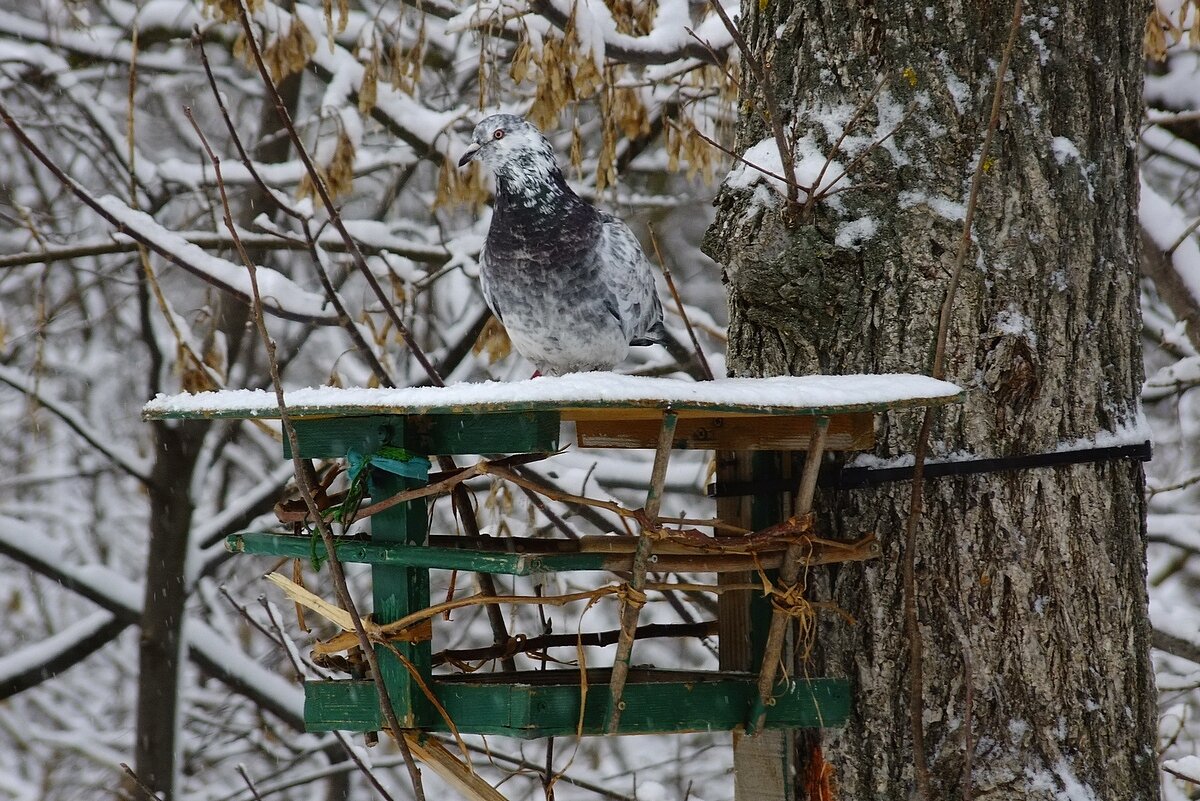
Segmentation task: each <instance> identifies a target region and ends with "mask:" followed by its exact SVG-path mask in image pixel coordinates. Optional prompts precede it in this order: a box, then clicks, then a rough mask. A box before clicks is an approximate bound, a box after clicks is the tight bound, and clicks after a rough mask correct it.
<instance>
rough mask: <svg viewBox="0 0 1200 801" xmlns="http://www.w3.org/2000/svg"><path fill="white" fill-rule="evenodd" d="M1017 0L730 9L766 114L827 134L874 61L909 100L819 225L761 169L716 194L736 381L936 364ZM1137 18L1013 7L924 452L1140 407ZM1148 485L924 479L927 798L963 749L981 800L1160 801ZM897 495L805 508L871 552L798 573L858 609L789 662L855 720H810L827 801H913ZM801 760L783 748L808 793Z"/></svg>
mask: <svg viewBox="0 0 1200 801" xmlns="http://www.w3.org/2000/svg"><path fill="white" fill-rule="evenodd" d="M1011 8H1012V7H1011V5H1009V4H996V3H950V4H942V3H937V4H932V5H930V4H923V3H917V4H903V3H874V2H853V1H851V0H843V1H840V2H839V1H837V0H830V2H820V3H800V2H795V0H771V1H770V2H763V3H759V2H748V3H744V4H743V15H742V18H741V20H740V21H739V25H740V27H741V30H742V31H743V33H744V34H745V36H746V38H747V39H748V41H749V46H750V49H751V51H753V52H754V53H755V54H756V55H757V56H758V58H759V59H761V60H762V61H763V62H764V63H765V65H766V66H767V70H768V71H769V75H768V81H769V82H770V84H771V85H770V86H768V87H767V90H768V91H770V92H772V93H773V94H774V96H775V98H776V99H777V102H778V104H779V106H780V109H781V116H782V117H783V118H784V119H785V120H787V122H788V123H789V124H790V125H791V126H793V127H792V130H793V131H794V132H797V133H799V134H800V135H805V134H808V135H810V136H812V138H813V141H814V142H816V143H817V144H818V145H819V146H821V147H822V148H824V150H825V152H829V150H830V148H831V144H832V141H831V134H830V133H829V132H828V131H827V130H826V128H825V127H823V126H822V124H821V122H820V119H818V118H819V117H825V118H828V116H829V115H828V112H829V110H830V109H842V110H843V112H845V111H847V110H848V109H852V108H853V107H854V106H855V105H856V104H857V103H858V102H859V101H860V100H861V99H862V98H864V97H865V96H866V95H868V94H869V93H870V92H871V90H872V89H873V88H874V86H875V84H876V83H877V81H879V80H880V79H881V78H882V79H883V80H884V81H885V86H886V89H885V93H886V102H885V106H886V105H887V103H891V104H898V105H899V106H900V107H906V106H907V105H908V104H909V103H912V102H916V103H917V105H918V107H917V110H916V111H915V112H914V114H913V116H912V118H911V119H910V120H909V121H907V122H906V123H905V124H904V125H903V126H902V127H901V128H900V130H899V131H898V132H897V134H896V136H895V138H894V142H895V145H896V147H895V150H890V146H889V147H886V148H880V149H877V150H876V151H874V152H873V154H872V155H871V156H870V157H868V158H867V159H866V160H865V161H864V162H863V163H862V164H860V165H859V166H858V167H856V168H855V170H854V172H853V174H852V176H851V179H852V180H853V181H854V183H856V184H863V183H878V184H879V186H878V187H876V188H871V189H865V190H860V191H854V192H849V193H845V194H842V195H840V196H839V200H838V201H837V202H836V203H834V204H831V203H830V202H822V203H820V204H818V206H817V208H816V210H815V213H814V214H813V215H812V216H811V217H808V218H804V217H803V216H802V215H798V214H790V213H788V212H787V211H786V210H785V209H784V204H783V199H782V198H781V197H779V196H778V195H775V196H774V197H773V199H769V200H764V199H763V198H764V197H765V196H770V195H772V193H771V192H769V191H767V190H765V189H764V188H763V187H761V186H760V187H759V188H758V190H757V193H756V192H755V190H753V189H733V188H729V187H726V188H725V189H724V190H723V191H722V193H721V195H720V197H719V198H718V201H717V202H718V208H719V211H718V216H717V221H716V222H715V224H714V226H713V227H712V229H711V230H710V232H709V236H708V238H707V241H706V247H707V249H708V251H709V252H710V254H711V255H713V257H714V258H716V259H718V260H719V261H720V262H722V263H723V264H724V265H725V280H726V283H727V285H728V291H729V309H730V327H729V334H730V339H729V358H728V363H729V366H730V370H731V371H732V372H733V373H734V374H736V375H749V376H763V375H776V374H806V373H816V372H826V373H859V372H871V373H880V372H895V371H911V372H927V371H928V370H929V369H930V365H931V359H932V352H933V342H934V337H935V329H936V326H937V317H938V308H939V305H940V304H941V302H942V298H943V296H944V292H945V290H946V286H947V282H948V278H949V271H950V268H951V265H952V263H953V259H954V254H955V251H956V247H957V242H958V238H959V236H960V232H961V225H962V217H961V215H962V208H963V205H964V203H965V196H966V187H967V186H968V184H969V180H970V175H971V172H972V171H973V169H974V166H975V163H976V161H977V159H978V154H979V150H980V145H981V143H982V140H983V133H984V129H985V126H986V124H987V116H988V108H989V106H990V97H991V91H992V87H993V85H994V82H995V77H996V76H995V70H996V65H997V64H998V62H999V60H1000V51H1001V48H1002V46H1003V43H1004V41H1005V40H1006V38H1007V30H1006V29H1007V26H1008V20H1009V17H1010V11H1011ZM1144 12H1145V10H1144V8H1143V7H1142V6H1141V5H1140V4H1138V3H1134V2H1130V0H1119V1H1118V2H1113V3H1094V2H1091V0H1059V2H1057V3H1056V4H1055V6H1054V7H1053V8H1051V7H1050V6H1048V5H1040V4H1038V5H1034V4H1029V6H1028V7H1027V9H1026V12H1025V15H1024V18H1023V21H1022V27H1021V30H1020V33H1019V38H1018V40H1017V47H1016V50H1015V52H1014V55H1013V65H1012V70H1011V73H1010V77H1009V80H1008V81H1007V84H1006V94H1005V99H1004V106H1003V111H1002V115H1001V118H1000V124H999V130H998V133H997V138H996V140H995V143H994V147H993V150H992V154H993V158H992V159H990V160H989V163H988V164H987V170H986V177H985V182H984V186H983V190H982V195H981V198H980V206H979V210H978V213H977V216H976V218H975V223H974V226H973V233H974V236H975V244H974V245H973V246H972V250H971V251H970V255H969V256H968V258H967V262H966V268H965V271H964V274H963V280H962V285H961V287H960V291H959V297H958V299H957V303H956V305H955V307H954V314H953V317H952V322H951V327H950V340H949V348H948V353H947V355H948V361H947V368H948V377H949V378H950V379H951V380H954V381H956V382H957V383H959V384H960V385H961V386H963V387H965V388H966V389H967V390H968V400H967V402H966V404H965V405H964V406H963V407H961V408H960V409H952V410H949V411H947V412H944V413H942V414H941V415H940V417H939V418H938V423H937V424H936V425H935V427H934V433H933V442H934V455H937V454H938V453H944V452H947V451H962V452H966V453H970V454H975V455H978V456H981V457H988V456H1004V455H1012V454H1025V453H1037V452H1043V451H1048V450H1053V449H1054V448H1055V447H1056V446H1058V445H1059V444H1060V443H1064V442H1068V441H1071V440H1076V439H1083V440H1090V439H1092V438H1094V437H1096V435H1097V434H1099V433H1101V432H1105V431H1113V430H1117V429H1119V428H1121V427H1123V426H1128V425H1131V424H1133V423H1135V422H1136V420H1137V417H1138V392H1139V386H1140V383H1141V377H1142V376H1141V369H1142V368H1141V358H1140V349H1139V339H1138V332H1139V327H1140V317H1139V310H1138V293H1137V277H1138V276H1137V273H1138V258H1139V248H1140V237H1139V235H1138V227H1137V219H1136V210H1137V193H1138V181H1137V151H1136V140H1137V126H1138V122H1139V119H1140V112H1141V107H1140V103H1141V99H1140V98H1141V68H1142V63H1141V31H1142V27H1143V22H1144V17H1143V15H1144ZM743 72H744V74H746V79H745V80H746V83H745V84H744V86H743V91H744V92H753V91H755V89H756V87H755V86H754V85H753V80H752V76H750V75H749V74H748V73H749V71H748V70H744V71H743ZM756 103H757V101H754V102H751V101H750V100H749V98H748V96H747V95H746V94H743V98H742V103H741V106H740V110H741V117H740V119H739V123H738V131H737V133H738V143H737V147H738V152H745V151H746V150H747V149H748V148H749V147H750V146H752V145H754V144H755V143H757V142H760V141H762V140H764V139H768V138H770V131H769V130H768V129H767V127H766V126H765V124H764V122H763V120H762V115H761V114H760V113H759V111H757V110H756V109H755V104H756ZM894 107H895V106H893V108H894ZM845 116H848V114H847V115H844V116H843V117H842V119H843V121H844V119H845ZM880 116H881V114H880V112H879V109H878V107H877V106H876V105H875V104H872V105H871V106H869V109H868V114H867V116H866V127H865V129H863V130H860V131H857V132H856V133H857V134H860V135H862V136H866V137H868V138H870V137H873V136H875V135H876V134H877V133H886V132H887V131H888V130H890V128H891V126H893V125H894V120H893V121H892V122H888V121H887V120H883V121H882V122H881V121H880ZM877 125H879V126H880V127H879V128H878V129H877V128H876V126H877ZM839 160H840V161H841V162H842V163H843V164H848V163H849V162H850V161H851V159H850V158H847V157H846V156H844V155H843V156H840V157H839ZM836 173H837V171H836V170H835V171H834V173H833V174H836ZM764 193H765V195H764ZM866 217H870V218H872V219H873V220H874V222H875V226H874V230H873V232H871V233H870V235H869V236H867V237H865V238H864V239H862V240H861V241H858V242H853V241H851V239H852V238H851V237H849V236H846V233H847V231H849V230H850V229H847V228H844V227H842V226H844V225H845V224H846V223H847V222H849V221H854V220H858V219H861V218H866ZM864 225H865V224H864ZM866 227H868V228H869V225H868V226H866ZM839 229H840V230H839ZM839 232H840V233H842V234H843V236H842V237H841V238H840V239H839V236H838V234H839ZM918 424H919V419H918V418H917V416H916V415H909V414H896V415H891V416H890V417H889V419H888V420H887V421H886V423H885V424H884V426H883V427H882V430H881V431H880V432H879V435H880V436H879V440H878V445H877V447H876V454H877V455H879V456H883V457H890V456H895V455H898V454H904V453H911V452H912V448H913V440H914V435H915V432H916V429H917V427H918ZM1142 490H1143V475H1142V471H1141V467H1140V465H1138V464H1136V463H1130V462H1112V461H1109V462H1099V463H1093V464H1082V465H1078V466H1073V467H1062V468H1045V469H1034V470H1023V471H1020V472H1010V473H998V474H990V475H980V476H972V477H957V478H943V479H934V480H932V481H930V482H929V484H928V487H927V492H926V512H925V515H924V517H923V520H922V523H921V528H920V534H919V538H918V543H917V552H916V575H917V585H918V594H919V610H920V619H921V633H922V637H923V641H924V660H923V666H924V682H923V686H922V687H921V688H920V689H921V693H922V698H923V703H924V710H925V715H924V717H925V732H926V734H925V739H926V752H927V757H928V760H929V767H930V772H931V788H932V797H933V798H952V797H953V798H957V797H963V796H962V793H963V792H964V789H965V784H964V777H963V773H964V755H965V748H964V744H965V742H966V740H967V738H968V737H969V738H970V740H971V741H972V742H973V743H974V746H973V748H972V756H973V763H974V764H973V771H972V772H971V782H972V784H973V792H974V797H975V798H976V799H1018V798H1019V799H1054V798H1059V797H1064V796H1061V795H1057V794H1058V793H1062V792H1064V791H1066V792H1071V793H1072V794H1071V797H1072V798H1076V797H1078V798H1084V797H1087V798H1096V799H1121V801H1127V800H1128V799H1150V798H1157V797H1158V783H1157V779H1156V764H1155V753H1154V738H1155V730H1156V711H1155V688H1154V682H1153V676H1152V673H1151V670H1150V663H1149V655H1148V650H1149V624H1148V619H1147V612H1146V594H1145V582H1144V569H1145V568H1144V563H1145V528H1144V506H1143V499H1142V498H1143V495H1142ZM909 499H910V488H909V486H908V485H906V484H892V485H885V486H882V487H880V488H876V489H868V490H853V491H844V492H838V493H830V494H827V495H826V496H825V497H824V507H823V522H824V525H825V526H826V527H827V529H828V530H830V531H831V532H832V533H833V534H834V535H835V536H844V537H845V538H854V537H858V536H861V535H862V534H863V533H865V532H870V531H875V532H877V533H878V536H879V538H880V540H881V543H882V546H883V553H884V555H883V558H881V559H879V560H877V561H876V562H874V563H869V564H865V565H850V566H843V567H841V568H839V569H837V570H829V571H827V572H825V573H823V574H820V576H819V577H817V578H816V579H815V580H814V581H812V582H811V583H810V591H812V592H815V593H818V594H821V595H823V596H826V597H829V598H831V599H832V600H834V601H836V603H837V604H838V605H839V606H840V607H841V608H842V609H844V610H846V611H847V612H849V613H850V614H851V615H852V616H853V617H854V619H855V621H856V623H854V624H853V625H851V624H848V623H846V622H845V621H843V620H841V619H839V618H838V617H837V616H834V615H828V616H825V617H823V618H821V626H820V633H819V638H820V645H819V648H818V653H817V656H816V664H815V665H812V666H810V673H812V674H813V675H821V674H826V675H836V676H846V677H848V678H849V679H850V680H851V683H852V685H853V692H854V697H855V701H854V711H853V714H852V718H851V720H850V721H849V723H848V724H847V725H846V726H845V727H844V728H842V729H840V730H829V731H825V732H823V733H822V734H821V735H820V739H821V744H822V748H823V753H824V758H825V759H827V760H828V761H829V763H831V764H832V766H833V768H834V775H833V785H834V789H835V793H836V797H837V798H846V799H850V798H855V799H859V798H872V799H902V798H903V799H907V798H909V797H910V794H911V792H912V788H913V786H914V770H913V752H912V740H911V737H910V726H909V719H908V711H907V703H908V701H907V699H908V697H909V696H908V694H909V671H908V668H907V662H906V653H907V646H908V643H907V642H906V639H905V635H904V624H903V615H902V608H903V603H902V583H901V563H902V560H903V559H904V558H905V554H904V553H903V549H902V546H903V530H904V521H905V517H906V515H907V512H908V507H909ZM965 656H969V659H970V663H971V668H970V670H969V671H968V670H965V669H964V657H965ZM968 685H969V686H970V688H971V690H972V695H973V716H972V719H971V725H970V731H969V732H968V730H967V727H966V726H964V718H965V714H964V703H965V700H966V687H967V686H968ZM801 739H802V740H803V738H801ZM809 757H810V754H805V753H801V754H798V760H797V761H798V765H799V771H800V775H799V776H798V777H797V782H796V786H797V795H798V796H800V797H803V796H804V795H805V791H804V782H803V779H804V773H805V770H806V765H811V762H810V761H808V760H809ZM1077 784H1082V785H1084V786H1086V787H1090V788H1091V793H1092V795H1082V794H1078V793H1079V792H1080V791H1078V790H1077V789H1073V788H1076V785H1077Z"/></svg>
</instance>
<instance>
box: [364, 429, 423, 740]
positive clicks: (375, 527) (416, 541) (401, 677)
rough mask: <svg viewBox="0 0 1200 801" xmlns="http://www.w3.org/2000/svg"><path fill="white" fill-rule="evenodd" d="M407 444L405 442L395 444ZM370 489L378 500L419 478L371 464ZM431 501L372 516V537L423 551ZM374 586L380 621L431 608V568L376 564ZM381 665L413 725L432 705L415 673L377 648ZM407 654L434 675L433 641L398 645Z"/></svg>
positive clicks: (400, 712) (404, 719)
mask: <svg viewBox="0 0 1200 801" xmlns="http://www.w3.org/2000/svg"><path fill="white" fill-rule="evenodd" d="M393 444H397V445H404V443H403V442H398V443H393ZM369 469H370V470H371V473H370V477H369V479H368V484H367V486H368V490H369V491H370V493H371V497H372V498H379V499H383V498H387V497H390V496H392V495H395V494H396V493H398V492H402V491H404V490H406V489H409V488H411V487H414V486H417V485H418V483H419V482H416V481H414V480H412V479H408V478H402V477H400V476H397V475H394V474H392V473H387V472H384V471H382V470H377V469H374V468H369ZM427 526H428V522H427V518H426V509H425V500H424V499H423V498H418V499H416V500H414V501H410V502H409V503H403V504H398V505H396V506H392V507H390V508H388V509H384V510H383V511H381V512H379V513H377V514H375V515H373V516H372V517H371V539H372V541H373V542H375V543H378V544H381V545H392V546H398V547H409V548H413V549H414V550H415V549H419V548H421V547H422V546H423V544H424V542H425V534H426V528H427ZM371 590H372V596H373V599H374V615H375V621H376V622H378V623H380V624H383V623H390V622H392V621H393V620H397V619H398V618H401V617H404V616H406V615H409V614H412V613H413V612H417V611H420V610H422V609H427V608H428V607H429V570H428V569H426V568H421V567H403V566H394V565H372V566H371ZM375 650H376V652H377V653H378V655H379V669H380V672H381V673H382V675H383V680H384V684H385V685H386V686H387V689H388V695H389V696H390V697H391V699H392V706H393V708H394V709H395V710H396V716H397V717H398V718H399V720H400V725H401V726H409V725H413V724H414V722H415V721H417V720H420V718H421V715H422V713H423V712H424V711H425V710H426V708H427V707H428V703H429V702H428V701H427V700H426V698H425V696H424V695H423V694H422V693H421V690H420V688H419V686H418V685H417V683H416V682H415V681H414V680H413V677H412V674H411V673H410V672H409V670H408V669H407V668H406V667H405V666H404V665H403V664H402V663H401V661H400V660H399V659H397V658H396V656H395V655H394V654H393V653H391V652H390V650H389V649H387V648H385V647H384V646H382V645H378V646H376V649H375ZM396 650H397V651H399V652H400V653H401V654H403V656H404V658H405V659H407V660H408V661H409V662H410V663H411V664H412V665H413V666H414V667H415V668H416V670H417V671H418V672H419V673H420V674H421V675H422V676H424V677H429V676H430V675H431V674H432V666H431V659H430V650H429V642H428V641H426V642H420V643H396Z"/></svg>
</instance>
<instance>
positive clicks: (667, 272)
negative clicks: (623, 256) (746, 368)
mask: <svg viewBox="0 0 1200 801" xmlns="http://www.w3.org/2000/svg"><path fill="white" fill-rule="evenodd" d="M650 244H651V245H653V246H654V258H656V259H658V266H659V267H660V268H661V269H662V274H663V278H665V279H666V281H667V288H668V289H670V290H671V297H672V298H674V299H675V307H676V308H677V309H679V316H680V317H682V318H683V324H684V326H685V327H686V328H687V332H688V337H689V338H691V340H692V348H693V349H695V351H696V359H697V361H699V362H700V371H701V372H702V373H703V374H704V380H706V381H712V380H713V371H712V367H710V366H709V364H708V359H707V358H706V357H705V356H704V348H702V347H700V340H699V339H698V338H697V337H696V329H694V328H692V321H691V319H690V318H689V317H688V313H687V309H685V308H684V306H683V299H682V298H680V297H679V290H678V289H677V288H676V286H675V279H674V278H673V277H672V276H671V268H670V267H668V266H667V261H666V259H664V258H663V257H662V253H660V252H659V250H658V237H657V236H655V235H654V228H653V227H651V228H650Z"/></svg>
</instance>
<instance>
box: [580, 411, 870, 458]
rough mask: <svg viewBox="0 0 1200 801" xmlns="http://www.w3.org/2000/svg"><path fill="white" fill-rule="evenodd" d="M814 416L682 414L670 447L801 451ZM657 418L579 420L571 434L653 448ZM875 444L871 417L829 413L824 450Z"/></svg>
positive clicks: (605, 443) (593, 444)
mask: <svg viewBox="0 0 1200 801" xmlns="http://www.w3.org/2000/svg"><path fill="white" fill-rule="evenodd" d="M815 428H816V419H815V418H813V417H767V416H763V417H741V416H725V415H722V416H720V417H711V416H710V417H686V418H685V417H681V419H680V420H679V422H678V424H676V427H675V442H674V447H676V448H685V449H692V450H730V451H734V450H737V451H761V450H772V451H790V450H796V451H802V450H806V449H807V448H808V445H809V440H810V438H811V437H812V433H813V430H814V429H815ZM658 429H659V421H658V420H653V419H651V420H634V419H628V418H626V419H622V420H594V419H593V420H579V421H577V422H576V423H575V435H576V440H577V441H578V443H579V446H580V447H582V448H654V447H657V444H658ZM874 444H875V416H874V415H873V414H871V413H869V412H867V413H859V414H839V415H834V416H832V417H831V418H830V420H829V433H828V434H827V435H826V440H825V448H826V450H832V451H864V450H870V449H871V447H872V446H874Z"/></svg>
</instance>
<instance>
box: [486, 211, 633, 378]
mask: <svg viewBox="0 0 1200 801" xmlns="http://www.w3.org/2000/svg"><path fill="white" fill-rule="evenodd" d="M504 217H505V215H498V218H493V221H492V227H491V231H490V232H489V234H488V242H487V255H486V258H485V259H484V263H483V265H482V269H481V274H482V275H481V277H482V278H483V280H484V284H485V294H486V296H487V298H488V303H489V304H490V305H491V306H492V310H493V311H494V312H495V313H496V315H497V316H498V317H500V320H501V322H502V323H503V324H504V327H505V328H506V329H507V330H508V333H509V337H510V338H511V339H512V340H513V344H514V345H515V346H516V348H517V350H518V351H519V352H520V353H521V354H522V355H524V356H525V357H526V358H528V359H529V360H530V361H532V362H533V363H534V364H535V365H537V367H538V369H540V370H541V371H542V372H544V373H565V372H576V371H582V370H597V369H601V370H607V369H610V368H611V367H613V366H614V365H616V364H617V363H619V362H620V361H621V360H622V359H624V358H625V355H626V353H627V352H628V349H629V342H628V338H627V337H626V336H625V335H624V332H623V331H622V329H621V325H620V323H619V321H618V320H617V318H616V317H615V316H614V315H613V313H612V311H611V310H610V303H611V302H610V300H609V290H608V288H607V287H606V286H605V285H604V282H603V276H602V275H601V274H600V271H599V270H598V269H597V265H596V262H595V260H594V259H591V258H588V256H589V254H590V252H591V249H592V248H593V247H594V245H595V241H596V238H597V237H598V236H599V229H600V225H599V219H598V218H596V220H595V224H590V223H591V222H592V221H590V220H572V219H560V220H559V221H558V222H557V223H555V222H554V221H552V220H543V221H527V222H534V223H537V224H536V225H528V224H527V225H523V226H521V225H518V226H514V225H508V224H506V220H505V219H504Z"/></svg>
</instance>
